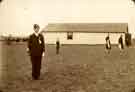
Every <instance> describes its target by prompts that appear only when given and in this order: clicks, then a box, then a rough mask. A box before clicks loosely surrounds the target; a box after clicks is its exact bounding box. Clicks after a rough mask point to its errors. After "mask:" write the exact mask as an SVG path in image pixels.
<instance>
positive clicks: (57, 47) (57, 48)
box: [56, 38, 60, 54]
mask: <svg viewBox="0 0 135 92" xmlns="http://www.w3.org/2000/svg"><path fill="white" fill-rule="evenodd" d="M59 49H60V40H59V38H57V40H56V54H59Z"/></svg>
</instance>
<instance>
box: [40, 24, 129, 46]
mask: <svg viewBox="0 0 135 92" xmlns="http://www.w3.org/2000/svg"><path fill="white" fill-rule="evenodd" d="M127 27H128V23H50V24H48V25H47V26H45V28H44V29H43V30H42V33H43V34H44V38H45V42H46V43H47V44H55V43H56V40H57V39H59V40H60V43H61V44H104V43H105V37H106V36H107V35H108V33H109V35H110V40H111V43H112V44H117V43H118V38H119V37H120V35H121V34H122V35H123V39H124V38H125V33H126V32H127Z"/></svg>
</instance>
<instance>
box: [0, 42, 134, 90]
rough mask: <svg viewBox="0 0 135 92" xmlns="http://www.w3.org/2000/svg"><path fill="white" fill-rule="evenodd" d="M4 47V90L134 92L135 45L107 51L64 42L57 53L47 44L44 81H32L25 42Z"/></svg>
mask: <svg viewBox="0 0 135 92" xmlns="http://www.w3.org/2000/svg"><path fill="white" fill-rule="evenodd" d="M0 47H1V53H0V54H1V61H0V62H1V68H0V73H1V77H0V78H1V80H0V89H1V90H3V92H131V90H132V89H134V88H135V48H125V49H124V51H123V52H122V53H121V54H120V51H119V49H118V48H117V47H116V46H113V47H112V50H111V53H110V54H107V53H106V52H105V48H104V46H103V45H96V46H88V45H63V46H61V49H60V54H59V55H56V53H55V46H54V45H46V54H45V57H43V59H42V70H41V80H32V78H31V63H30V57H29V56H28V54H27V53H26V47H27V46H26V43H18V44H16V43H12V44H11V45H9V46H8V45H6V44H4V43H0Z"/></svg>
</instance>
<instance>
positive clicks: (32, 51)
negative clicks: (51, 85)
mask: <svg viewBox="0 0 135 92" xmlns="http://www.w3.org/2000/svg"><path fill="white" fill-rule="evenodd" d="M33 29H34V33H33V34H31V35H30V37H29V39H28V49H27V51H28V52H29V55H30V57H31V63H32V78H33V79H34V80H38V79H39V77H40V70H41V60H42V56H44V53H45V43H44V37H43V36H42V34H40V33H39V29H40V27H39V25H38V24H34V26H33Z"/></svg>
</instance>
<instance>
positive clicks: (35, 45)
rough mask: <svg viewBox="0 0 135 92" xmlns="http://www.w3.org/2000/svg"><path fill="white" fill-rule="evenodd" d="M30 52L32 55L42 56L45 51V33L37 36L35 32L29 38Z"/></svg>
mask: <svg viewBox="0 0 135 92" xmlns="http://www.w3.org/2000/svg"><path fill="white" fill-rule="evenodd" d="M28 48H29V54H30V55H31V56H41V55H42V53H43V52H44V51H45V43H44V37H43V35H41V34H39V35H38V36H36V35H35V34H34V33H33V34H32V35H30V37H29V39H28Z"/></svg>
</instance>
